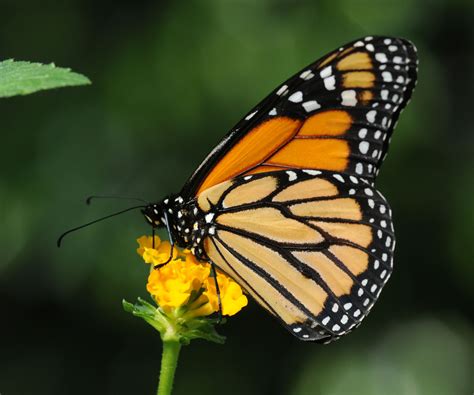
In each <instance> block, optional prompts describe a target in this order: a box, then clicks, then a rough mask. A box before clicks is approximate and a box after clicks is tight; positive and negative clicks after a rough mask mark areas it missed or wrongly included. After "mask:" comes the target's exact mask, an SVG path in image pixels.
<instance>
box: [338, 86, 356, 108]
mask: <svg viewBox="0 0 474 395" xmlns="http://www.w3.org/2000/svg"><path fill="white" fill-rule="evenodd" d="M341 98H342V103H341V104H342V105H343V106H351V107H354V106H355V105H356V104H357V98H356V91H355V90H353V89H350V90H347V91H342V92H341Z"/></svg>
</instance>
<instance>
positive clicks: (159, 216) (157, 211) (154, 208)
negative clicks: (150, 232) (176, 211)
mask: <svg viewBox="0 0 474 395" xmlns="http://www.w3.org/2000/svg"><path fill="white" fill-rule="evenodd" d="M164 212H165V207H164V205H163V203H152V204H148V205H147V206H145V208H143V209H142V214H143V215H144V216H145V220H146V222H147V223H148V224H150V225H151V226H152V227H153V228H161V227H163V226H165V221H166V219H165V214H164Z"/></svg>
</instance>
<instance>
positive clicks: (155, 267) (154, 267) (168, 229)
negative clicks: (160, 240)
mask: <svg viewBox="0 0 474 395" xmlns="http://www.w3.org/2000/svg"><path fill="white" fill-rule="evenodd" d="M164 216H165V222H166V231H167V232H168V238H169V240H170V244H171V249H170V256H169V258H168V259H167V260H166V262H163V263H159V264H158V265H155V266H153V269H159V268H160V267H163V266H165V265H166V264H168V263H170V262H171V260H172V259H173V251H174V239H173V235H172V234H171V228H170V225H169V221H168V215H167V214H166V212H165V213H164ZM153 248H155V228H153Z"/></svg>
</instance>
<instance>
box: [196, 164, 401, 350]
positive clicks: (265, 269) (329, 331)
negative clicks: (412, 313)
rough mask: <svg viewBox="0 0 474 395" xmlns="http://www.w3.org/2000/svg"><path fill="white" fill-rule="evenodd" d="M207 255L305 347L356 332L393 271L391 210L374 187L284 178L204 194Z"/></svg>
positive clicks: (243, 180) (326, 177)
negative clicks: (308, 343) (315, 341)
mask: <svg viewBox="0 0 474 395" xmlns="http://www.w3.org/2000/svg"><path fill="white" fill-rule="evenodd" d="M197 205H198V207H199V209H200V210H202V211H204V213H205V216H206V218H207V219H209V221H210V224H209V225H208V226H210V228H209V231H208V236H207V238H206V239H205V240H204V246H205V250H206V254H207V255H208V257H209V259H210V260H212V261H213V262H214V263H215V264H217V265H218V266H219V267H220V268H221V269H222V270H224V271H225V272H227V273H228V274H229V275H230V276H232V277H233V278H234V279H235V280H236V281H238V282H239V283H240V284H241V285H242V286H243V287H244V288H245V289H246V290H247V291H248V292H249V293H250V294H251V295H252V296H253V297H254V298H255V299H256V300H257V302H259V303H260V304H261V305H262V306H263V307H265V308H266V309H267V310H268V311H270V312H271V313H272V314H273V315H275V316H276V317H278V318H279V319H280V320H281V321H282V322H283V324H284V325H285V326H286V327H287V328H288V329H289V330H290V331H291V332H292V333H293V334H294V335H295V336H297V337H299V338H301V339H303V340H318V341H323V342H326V341H330V340H333V339H335V338H337V337H339V336H341V335H343V334H345V333H347V332H348V331H350V330H352V329H353V328H354V327H356V326H357V325H358V324H359V323H360V321H361V320H362V319H363V318H364V317H365V316H366V315H367V313H368V312H369V311H370V309H371V307H372V305H373V303H374V302H375V301H376V300H377V298H378V296H379V294H380V292H381V290H382V287H383V286H384V284H385V282H386V281H387V279H388V278H389V276H390V274H391V271H392V255H393V248H394V244H395V241H394V234H393V227H392V222H391V217H390V208H389V206H388V204H387V202H386V201H385V199H384V198H383V196H382V195H381V194H380V193H379V192H378V191H377V190H375V189H374V188H373V187H372V186H371V184H370V183H369V182H368V181H365V180H363V179H361V178H359V177H355V176H348V175H346V174H341V173H333V172H328V171H315V170H297V169H294V170H288V171H277V172H271V173H260V174H255V175H247V176H240V177H237V178H235V179H233V180H231V181H226V182H224V183H221V184H219V185H216V186H214V187H211V188H209V189H207V190H206V191H204V192H202V193H201V194H200V195H199V196H198V198H197Z"/></svg>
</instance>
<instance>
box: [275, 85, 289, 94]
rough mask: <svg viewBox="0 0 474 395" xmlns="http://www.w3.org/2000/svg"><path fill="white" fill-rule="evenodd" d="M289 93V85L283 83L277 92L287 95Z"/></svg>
mask: <svg viewBox="0 0 474 395" xmlns="http://www.w3.org/2000/svg"><path fill="white" fill-rule="evenodd" d="M287 93H288V85H282V86H281V87H280V89H278V90H277V92H276V94H277V95H278V96H282V95H286V94H287Z"/></svg>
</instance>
